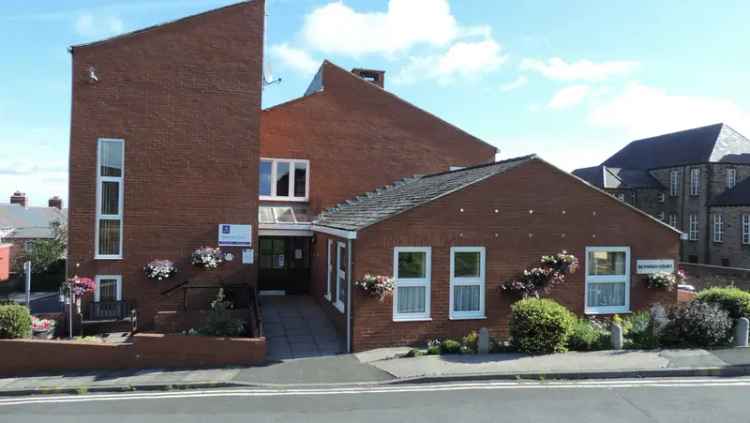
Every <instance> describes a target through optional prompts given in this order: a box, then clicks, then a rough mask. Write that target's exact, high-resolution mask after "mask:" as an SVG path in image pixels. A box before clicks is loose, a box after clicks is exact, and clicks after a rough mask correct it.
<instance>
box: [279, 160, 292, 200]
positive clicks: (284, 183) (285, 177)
mask: <svg viewBox="0 0 750 423" xmlns="http://www.w3.org/2000/svg"><path fill="white" fill-rule="evenodd" d="M276 195H277V196H279V197H288V196H289V163H288V162H276Z"/></svg>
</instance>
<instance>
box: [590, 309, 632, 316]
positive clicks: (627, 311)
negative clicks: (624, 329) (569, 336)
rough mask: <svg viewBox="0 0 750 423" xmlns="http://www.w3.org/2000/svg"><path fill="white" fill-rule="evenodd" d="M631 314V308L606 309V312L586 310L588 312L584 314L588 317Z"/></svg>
mask: <svg viewBox="0 0 750 423" xmlns="http://www.w3.org/2000/svg"><path fill="white" fill-rule="evenodd" d="M631 313H632V311H631V310H630V309H629V308H620V309H606V310H597V309H586V311H584V312H583V314H586V315H602V314H631Z"/></svg>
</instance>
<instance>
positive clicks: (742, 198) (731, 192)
mask: <svg viewBox="0 0 750 423" xmlns="http://www.w3.org/2000/svg"><path fill="white" fill-rule="evenodd" d="M709 205H710V206H750V178H746V179H745V180H743V181H741V182H738V183H737V185H735V186H734V188H732V189H728V190H726V191H724V192H722V193H721V194H719V195H717V196H716V197H714V199H713V200H711V202H710V203H709Z"/></svg>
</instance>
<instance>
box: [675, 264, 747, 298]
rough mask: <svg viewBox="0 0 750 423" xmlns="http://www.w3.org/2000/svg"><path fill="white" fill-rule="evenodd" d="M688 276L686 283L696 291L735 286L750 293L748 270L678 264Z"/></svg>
mask: <svg viewBox="0 0 750 423" xmlns="http://www.w3.org/2000/svg"><path fill="white" fill-rule="evenodd" d="M680 267H681V268H683V269H684V270H685V272H686V273H687V275H688V279H687V283H688V284H690V285H692V286H694V287H695V289H696V291H700V290H702V289H706V288H710V287H712V286H736V287H738V288H740V289H744V290H746V291H750V269H741V268H736V267H721V266H713V265H705V264H692V263H680Z"/></svg>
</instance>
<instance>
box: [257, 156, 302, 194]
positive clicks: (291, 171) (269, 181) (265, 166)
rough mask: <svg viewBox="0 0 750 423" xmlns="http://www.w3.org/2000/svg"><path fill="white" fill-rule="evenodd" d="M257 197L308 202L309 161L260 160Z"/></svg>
mask: <svg viewBox="0 0 750 423" xmlns="http://www.w3.org/2000/svg"><path fill="white" fill-rule="evenodd" d="M258 195H259V196H260V199H261V200H271V201H308V198H309V195H310V161H309V160H296V159H267V158H262V159H261V160H260V187H259V190H258Z"/></svg>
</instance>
